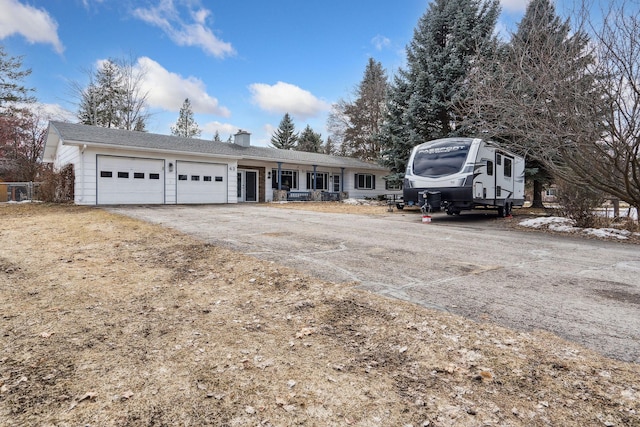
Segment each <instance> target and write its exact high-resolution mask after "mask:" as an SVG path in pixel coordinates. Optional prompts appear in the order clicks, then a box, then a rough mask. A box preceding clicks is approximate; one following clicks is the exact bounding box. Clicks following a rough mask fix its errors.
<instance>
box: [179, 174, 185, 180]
mask: <svg viewBox="0 0 640 427" xmlns="http://www.w3.org/2000/svg"><path fill="white" fill-rule="evenodd" d="M186 180H187V175H178V181H186Z"/></svg>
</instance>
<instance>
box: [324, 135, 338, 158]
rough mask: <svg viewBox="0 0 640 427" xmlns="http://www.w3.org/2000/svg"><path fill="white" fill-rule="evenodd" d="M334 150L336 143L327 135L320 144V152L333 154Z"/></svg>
mask: <svg viewBox="0 0 640 427" xmlns="http://www.w3.org/2000/svg"><path fill="white" fill-rule="evenodd" d="M336 151H337V149H336V145H335V144H334V143H333V139H331V137H330V136H328V137H327V140H326V142H325V143H324V145H323V146H322V150H321V153H323V154H329V155H334V154H336Z"/></svg>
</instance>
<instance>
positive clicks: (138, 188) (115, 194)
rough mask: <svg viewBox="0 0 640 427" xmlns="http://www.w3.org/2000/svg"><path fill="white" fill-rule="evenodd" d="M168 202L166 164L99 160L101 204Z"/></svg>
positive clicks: (143, 160)
mask: <svg viewBox="0 0 640 427" xmlns="http://www.w3.org/2000/svg"><path fill="white" fill-rule="evenodd" d="M164 202H165V197H164V160H159V159H146V158H136V157H119V156H106V155H98V156H97V204H99V205H120V204H163V203H164Z"/></svg>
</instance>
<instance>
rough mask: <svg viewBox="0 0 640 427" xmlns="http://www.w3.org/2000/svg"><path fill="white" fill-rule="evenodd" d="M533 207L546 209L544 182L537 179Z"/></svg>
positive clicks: (534, 187)
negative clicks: (543, 193) (543, 198)
mask: <svg viewBox="0 0 640 427" xmlns="http://www.w3.org/2000/svg"><path fill="white" fill-rule="evenodd" d="M531 207H532V208H540V209H544V204H543V203H542V182H540V181H538V180H537V179H534V180H533V203H532V204H531Z"/></svg>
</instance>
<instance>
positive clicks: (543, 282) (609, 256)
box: [109, 204, 640, 363]
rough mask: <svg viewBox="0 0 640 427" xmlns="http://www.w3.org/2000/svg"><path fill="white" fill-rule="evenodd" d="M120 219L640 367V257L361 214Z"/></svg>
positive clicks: (273, 212)
mask: <svg viewBox="0 0 640 427" xmlns="http://www.w3.org/2000/svg"><path fill="white" fill-rule="evenodd" d="M109 210H111V211H113V212H118V213H121V214H124V215H128V216H132V217H135V218H139V219H143V220H145V221H149V222H153V223H157V224H162V225H164V226H167V227H171V228H174V229H177V230H180V231H182V232H185V233H187V234H191V235H194V236H197V237H199V238H200V239H202V240H204V241H207V242H210V243H212V244H215V245H220V246H224V247H227V248H229V249H233V250H237V251H241V252H244V253H246V254H250V255H253V256H255V257H257V258H260V259H264V260H270V261H275V262H278V263H281V264H283V265H287V266H290V267H294V268H297V269H299V270H301V271H304V272H307V273H309V274H312V275H314V276H317V277H320V278H322V279H326V280H329V281H333V282H355V283H357V286H359V287H360V288H363V289H367V290H370V291H373V292H377V293H379V294H382V295H387V296H389V297H393V298H401V299H405V300H409V301H412V302H415V303H417V304H421V305H423V306H425V307H431V308H437V309H440V310H445V311H449V312H452V313H456V314H459V315H462V316H465V317H468V318H471V319H474V320H478V321H489V322H494V323H498V324H500V325H503V326H506V327H509V328H514V329H518V330H532V329H545V330H548V331H551V332H553V333H555V334H557V335H560V336H562V337H564V338H566V339H569V340H573V341H576V342H579V343H581V344H583V345H585V346H587V347H589V348H591V349H593V350H596V351H598V352H600V353H601V354H603V355H606V356H609V357H614V358H617V359H621V360H625V361H631V362H636V363H640V279H639V277H640V247H638V246H637V245H631V244H625V243H620V242H607V241H600V240H590V239H582V238H574V237H571V236H555V235H549V234H546V233H537V232H519V231H514V230H510V229H507V228H505V227H503V226H501V225H500V222H499V221H500V220H499V219H496V218H495V217H493V216H482V215H470V216H462V217H447V216H446V215H444V216H436V217H434V221H433V222H432V223H431V224H423V223H422V222H421V217H420V215H419V214H416V213H415V212H407V213H402V212H394V213H390V214H389V215H381V216H364V215H352V214H331V213H319V212H309V211H299V210H289V209H277V208H272V207H268V206H264V205H250V204H242V205H215V206H157V207H151V206H142V207H140V206H126V207H124V206H123V207H114V208H109Z"/></svg>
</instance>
